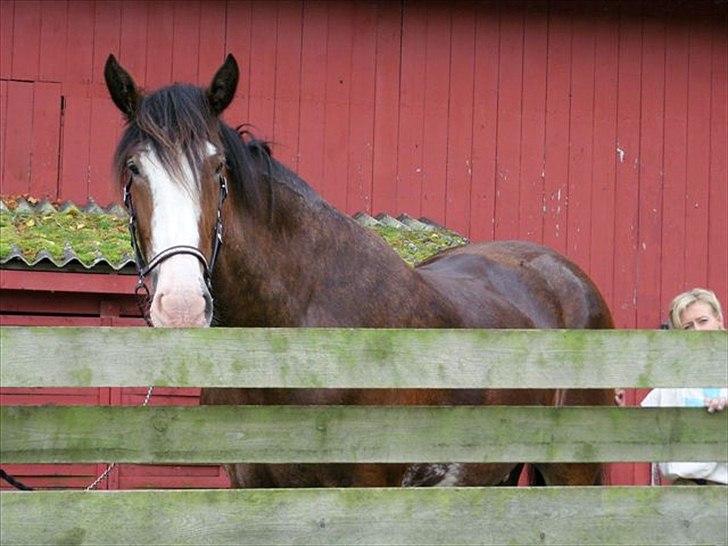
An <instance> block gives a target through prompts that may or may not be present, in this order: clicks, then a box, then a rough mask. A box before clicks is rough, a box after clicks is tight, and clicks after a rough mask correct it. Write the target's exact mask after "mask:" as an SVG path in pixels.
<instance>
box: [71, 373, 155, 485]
mask: <svg viewBox="0 0 728 546" xmlns="http://www.w3.org/2000/svg"><path fill="white" fill-rule="evenodd" d="M153 390H154V386H151V387H149V388H148V389H147V395H146V396H145V397H144V401H143V402H142V405H141V407H142V408H144V407H146V406H147V405H149V400H150V399H151V398H152V391H153ZM115 466H116V463H111V464H110V465H109V466H107V467H106V470H104V471H103V472H102V473H101V475H100V476H99V477H98V478H96V479H95V480H94V481H93V483H91V484H90V485H88V486H87V487H86V488H85V489H84V491H91V490H92V489H94V488H95V487H96V486H97V485H98V484H99V483H100V482H101V480H103V479H104V478H105V477H106V476H108V475H109V473H110V472H111V471H112V470H114V467H115Z"/></svg>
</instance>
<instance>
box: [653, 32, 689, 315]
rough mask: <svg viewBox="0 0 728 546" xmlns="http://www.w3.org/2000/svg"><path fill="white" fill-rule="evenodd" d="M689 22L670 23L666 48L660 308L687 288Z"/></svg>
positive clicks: (665, 307) (663, 308)
mask: <svg viewBox="0 0 728 546" xmlns="http://www.w3.org/2000/svg"><path fill="white" fill-rule="evenodd" d="M689 39H690V26H689V25H685V24H680V25H675V24H672V25H670V27H669V30H668V35H667V40H666V44H665V47H666V51H665V81H666V82H667V84H666V85H665V124H664V127H665V137H664V147H665V157H664V172H665V174H664V183H663V201H662V242H661V248H662V263H661V264H660V265H661V271H662V277H661V290H660V291H661V300H660V309H661V310H662V313H663V315H662V316H663V319H664V313H665V312H666V310H667V308H668V306H669V305H670V301H671V300H672V298H673V297H675V296H676V295H677V294H678V293H680V292H682V291H683V290H685V237H686V234H687V230H686V226H685V192H686V185H685V184H686V179H685V174H686V169H687V110H688V109H687V104H688V44H689Z"/></svg>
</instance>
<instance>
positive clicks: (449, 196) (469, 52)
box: [445, 3, 475, 234]
mask: <svg viewBox="0 0 728 546" xmlns="http://www.w3.org/2000/svg"><path fill="white" fill-rule="evenodd" d="M474 63H475V17H474V11H473V6H472V5H470V4H465V3H457V4H455V6H454V8H453V12H452V35H451V51H450V105H449V115H448V131H447V178H446V181H447V189H446V205H445V222H446V224H447V226H448V227H449V228H451V229H454V230H455V231H457V232H458V233H463V234H467V233H468V230H469V229H470V181H471V177H472V174H473V171H472V166H473V163H472V148H473V121H472V120H473V83H474V80H473V77H474V76H473V69H474Z"/></svg>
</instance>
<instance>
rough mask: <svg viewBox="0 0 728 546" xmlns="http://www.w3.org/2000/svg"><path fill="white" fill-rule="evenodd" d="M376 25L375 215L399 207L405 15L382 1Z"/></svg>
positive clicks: (373, 210)
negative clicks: (398, 147) (401, 73)
mask: <svg viewBox="0 0 728 546" xmlns="http://www.w3.org/2000/svg"><path fill="white" fill-rule="evenodd" d="M377 6H378V9H379V15H378V24H377V65H376V70H377V75H376V80H375V95H376V99H375V102H376V110H375V113H374V166H373V173H374V174H373V176H374V180H373V184H372V212H373V213H375V214H378V213H380V212H387V213H390V214H395V213H394V212H392V211H395V210H396V207H397V194H396V183H397V182H396V181H397V157H396V154H394V153H392V150H396V149H397V127H398V125H399V85H400V81H399V75H400V56H399V51H400V47H401V40H402V32H401V30H402V12H401V9H400V6H399V4H394V3H390V2H379V3H378V4H377Z"/></svg>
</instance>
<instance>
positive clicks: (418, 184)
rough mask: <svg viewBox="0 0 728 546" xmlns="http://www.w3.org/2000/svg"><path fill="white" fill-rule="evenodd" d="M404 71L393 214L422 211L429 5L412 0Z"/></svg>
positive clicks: (407, 12) (405, 27)
mask: <svg viewBox="0 0 728 546" xmlns="http://www.w3.org/2000/svg"><path fill="white" fill-rule="evenodd" d="M401 55H402V72H401V82H400V90H399V131H398V144H397V188H396V189H397V194H396V196H397V200H396V203H395V208H394V210H392V211H390V213H391V214H393V215H395V216H396V215H397V214H399V213H407V214H409V215H410V216H413V217H415V218H417V217H419V216H420V214H421V210H420V194H421V191H422V168H423V155H422V149H423V142H422V141H423V136H424V135H423V133H424V124H425V119H426V115H425V112H424V108H425V86H424V85H422V82H423V81H424V80H425V76H426V71H425V70H426V66H427V6H426V5H425V4H423V3H416V2H410V3H408V4H406V5H405V7H404V16H403V27H402V53H401Z"/></svg>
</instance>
